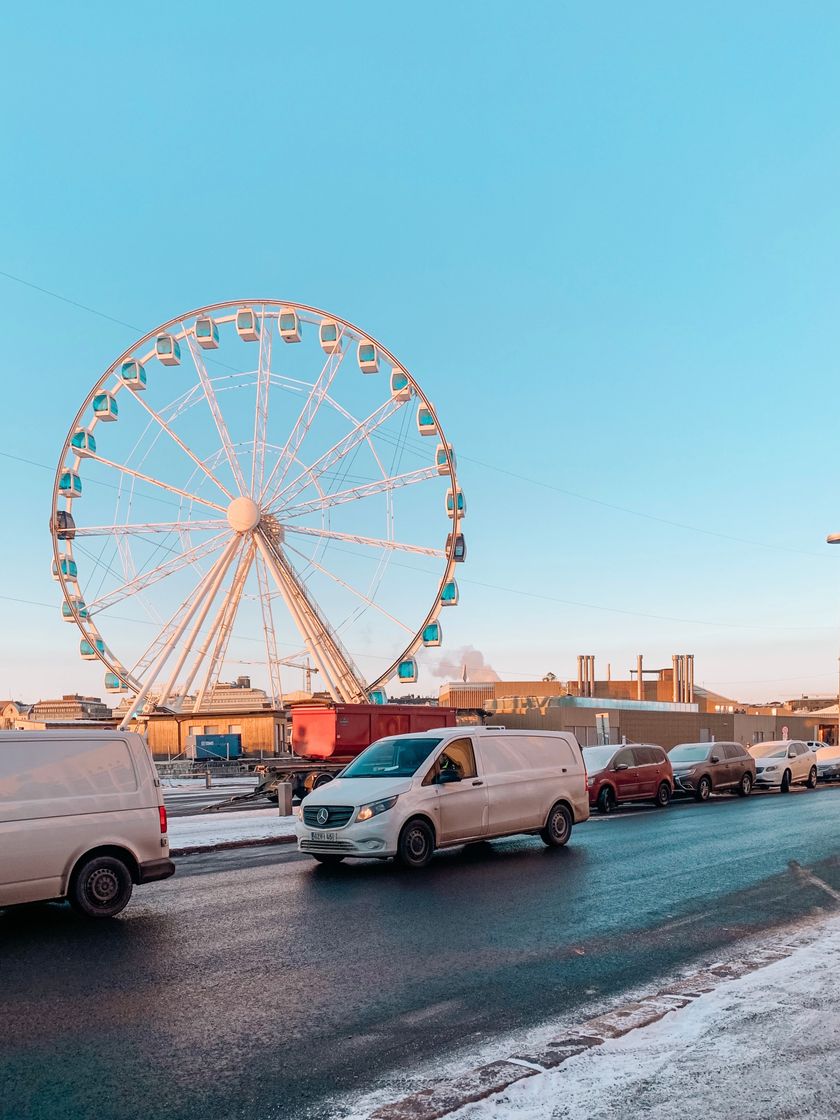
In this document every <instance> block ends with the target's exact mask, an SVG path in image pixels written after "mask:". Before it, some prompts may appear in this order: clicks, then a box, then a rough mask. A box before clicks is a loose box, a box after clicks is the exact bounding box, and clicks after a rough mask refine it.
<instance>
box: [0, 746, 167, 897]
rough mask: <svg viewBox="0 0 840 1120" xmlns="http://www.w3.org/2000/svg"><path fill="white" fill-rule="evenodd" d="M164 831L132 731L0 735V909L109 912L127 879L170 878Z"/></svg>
mask: <svg viewBox="0 0 840 1120" xmlns="http://www.w3.org/2000/svg"><path fill="white" fill-rule="evenodd" d="M166 828H167V825H166V809H165V808H164V805H163V797H162V795H161V789H160V781H159V779H158V776H157V771H156V770H155V766H154V763H153V762H152V757H151V755H150V753H149V748H148V747H147V745H146V743H145V741H144V740H143V739H142V738H141V737H140V736H139V735H135V734H133V733H129V732H122V731H3V732H0V906H12V905H16V904H18V903H25V902H39V901H47V900H51V899H65V898H66V899H68V900H69V902H70V903H71V904H72V905H73V906H74V907H75V909H77V910H78V911H80V912H81V913H82V914H85V915H86V916H87V917H91V918H108V917H112V916H113V915H114V914H118V913H119V912H120V911H121V910H122V909H123V908H124V907H125V906H126V904H127V903H128V900H129V899H130V898H131V893H132V889H133V887H134V885H135V884H136V883H151V882H153V881H155V880H157V879H166V878H168V877H169V876H170V875H172V874H174V872H175V864H174V863H173V862H172V860H171V859H170V858H169V838H168V836H167V833H166Z"/></svg>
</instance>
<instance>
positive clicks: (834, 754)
mask: <svg viewBox="0 0 840 1120" xmlns="http://www.w3.org/2000/svg"><path fill="white" fill-rule="evenodd" d="M809 745H812V746H813V748H814V750H815V751H816V754H817V777H818V778H819V779H820V781H823V782H834V781H837V779H838V778H840V747H833V746H831V744H830V743H814V744H809Z"/></svg>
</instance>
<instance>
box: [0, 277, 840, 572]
mask: <svg viewBox="0 0 840 1120" xmlns="http://www.w3.org/2000/svg"><path fill="white" fill-rule="evenodd" d="M0 276H5V277H6V279H7V280H13V281H14V282H15V283H16V284H22V285H24V287H27V288H31V289H33V290H34V291H36V292H40V293H42V294H43V295H47V296H50V297H51V298H52V299H57V300H61V302H62V303H67V304H69V305H70V306H71V307H76V308H78V309H79V310H80V311H87V312H88V313H89V314H91V315H97V316H98V317H99V318H100V319H107V320H108V321H109V322H111V323H116V324H118V325H119V326H121V327H128V328H129V329H130V330H133V331H138V332H141V329H140V327H136V326H134V325H133V324H132V323H126V322H125V321H124V320H123V319H116V318H114V316H113V315H108V314H107V313H106V312H104V311H99V310H98V309H97V308H95V307H90V306H89V305H88V304H85V303H80V302H79V301H78V300H74V299H70V298H69V297H68V296H64V295H61V294H60V293H59V292H54V291H52V290H51V289H50V288H44V287H42V286H41V285H40V284H33V283H32V282H31V281H30V280H24V279H23V278H22V277H20V276H15V275H13V274H12V273H11V272H4V271H3V270H2V269H0ZM141 333H142V332H141ZM211 360H213V359H211ZM218 364H220V365H224V363H218ZM227 368H233V367H227ZM406 442H408V441H406ZM10 457H13V456H10ZM460 458H461V459H462V460H463V461H465V462H468V463H474V464H475V465H476V466H478V467H482V468H484V469H485V470H490V471H495V472H496V474H501V475H506V476H507V477H508V478H515V479H516V480H517V481H519V482H526V483H528V484H529V485H531V486H540V487H542V488H543V489H545V490H552V491H554V492H555V493H557V494H563V495H564V496H565V497H567V498H574V499H575V501H579V502H587V503H589V504H591V505H595V506H600V507H601V508H602V509H611V510H615V511H616V512H618V513H626V514H628V515H630V516H631V517H640V518H643V519H644V520H646V521H654V522H657V523H658V524H660V525H669V526H670V527H671V528H674V529H682V530H683V531H684V532H689V533H700V534H701V535H702V536H707V537H716V538H718V540H724V541H732V542H733V543H735V544H746V545H750V546H751V547H753V548H763V549H767V550H768V551H771V552H786V553H790V554H793V555H797V556H810V557H812V558H814V557H819V558H820V559H824V558H825V553H823V552H810V551H808V550H806V549H801V548H789V547H787V546H786V545H780V544H773V543H771V542H769V541H758V540H753V539H751V538H749V537H739V536H736V535H735V534H734V533H722V532H720V531H719V530H717V529H707V528H704V527H703V526H701V525H692V524H690V523H689V522H685V521H674V520H673V519H672V518H669V517H660V516H659V515H658V514H655V513H648V512H647V511H645V510H640V509H634V508H633V507H631V506H622V505H619V504H618V503H617V502H608V501H605V500H604V499H602V498H594V497H592V496H591V495H590V494H581V493H579V492H578V491H576V490H568V489H566V488H564V487H562V486H556V485H554V483H551V482H546V481H545V480H544V479H540V478H531V477H530V476H529V475H524V474H519V473H518V472H517V471H511V470H508V469H507V468H505V467H499V466H496V464H495V463H486V462H484V461H482V460H481V459H474V458H472V457H471V456H469V455H461V456H460Z"/></svg>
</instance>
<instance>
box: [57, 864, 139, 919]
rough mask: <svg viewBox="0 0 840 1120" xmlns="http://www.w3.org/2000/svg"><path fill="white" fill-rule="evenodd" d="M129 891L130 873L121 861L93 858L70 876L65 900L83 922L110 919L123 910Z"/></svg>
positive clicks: (129, 895)
mask: <svg viewBox="0 0 840 1120" xmlns="http://www.w3.org/2000/svg"><path fill="white" fill-rule="evenodd" d="M131 891H132V884H131V872H130V871H129V870H128V868H127V867H126V865H125V864H124V863H123V861H122V860H121V859H117V857H116V856H94V857H93V859H89V860H88V861H87V862H86V863H83V864H82V865H81V867H80V868H79V869H78V870H77V871H76V872H75V873H74V875H73V880H72V882H71V883H70V890H69V892H68V894H67V898H68V901H69V902H70V905H71V906H72V907H73V909H74V910H77V911H78V912H79V913H80V914H84V915H85V917H87V918H113V916H114V915H115V914H119V912H120V911H121V910H124V909H125V908H126V906H127V905H128V900H129V899H130V898H131Z"/></svg>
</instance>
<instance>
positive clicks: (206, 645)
mask: <svg viewBox="0 0 840 1120" xmlns="http://www.w3.org/2000/svg"><path fill="white" fill-rule="evenodd" d="M253 552H254V546H253V544H249V545H248V547H247V549H246V550H245V552H244V553H240V555H239V565H244V566H245V570H246V575H247V569H248V568H249V567H250V564H251V559H250V558H251V557H252V556H253ZM239 565H238V566H237V569H236V572H235V573H234V577H233V581H232V583H231V587H230V591H229V592H228V594H227V595H225V596H224V597H223V598H222V601H221V603H220V605H219V609H218V611H217V612H216V616H215V618H214V619H213V621H212V623H211V624H210V628H209V630H208V631H207V634H206V636H205V638H204V641H203V642H202V643H201V649H199V651H198V653H197V654H196V658H195V661H194V663H193V667H192V669H190V671H189V673H188V675H187V678H186V680H185V681H184V699H186V697H187V695H188V693H189V691H190V689H191V688H192V686H193V681H194V680H195V678H196V676H197V675H198V670H199V669H200V668H201V665H202V662H203V661H204V659H205V657H206V656H207V651H208V650H209V649H210V646H211V644H212V643H213V641H214V640H216V639H217V638H218V635H219V631H220V627H221V625H222V622H223V621H224V618H225V614H226V612H227V611H228V609H229V603H230V601H231V599H233V598H234V596H235V597H236V601H237V603H238V601H239V596H238V595H237V594H236V588H237V586H238V585H239V581H240V576H239V571H240V568H239ZM241 578H242V582H243V583H244V579H245V577H244V576H243V577H241Z"/></svg>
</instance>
